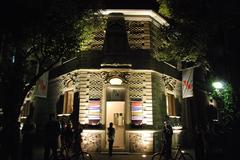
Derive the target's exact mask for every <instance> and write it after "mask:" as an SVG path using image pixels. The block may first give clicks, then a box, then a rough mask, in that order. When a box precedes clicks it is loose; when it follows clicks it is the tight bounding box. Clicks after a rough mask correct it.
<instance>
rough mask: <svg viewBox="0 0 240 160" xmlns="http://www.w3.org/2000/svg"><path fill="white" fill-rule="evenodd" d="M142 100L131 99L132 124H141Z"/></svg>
mask: <svg viewBox="0 0 240 160" xmlns="http://www.w3.org/2000/svg"><path fill="white" fill-rule="evenodd" d="M142 108H143V107H142V101H141V100H132V101H131V112H132V124H133V125H141V124H142V121H143V110H142Z"/></svg>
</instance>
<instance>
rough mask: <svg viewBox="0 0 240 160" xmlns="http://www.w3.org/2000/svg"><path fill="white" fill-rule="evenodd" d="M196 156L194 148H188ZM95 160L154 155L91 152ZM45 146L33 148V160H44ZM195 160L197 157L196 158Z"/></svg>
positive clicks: (148, 158) (127, 159)
mask: <svg viewBox="0 0 240 160" xmlns="http://www.w3.org/2000/svg"><path fill="white" fill-rule="evenodd" d="M186 152H188V153H190V154H191V155H192V156H193V158H194V152H193V150H186ZM90 154H91V155H92V157H93V160H151V157H152V155H144V154H137V153H129V152H113V155H112V157H109V155H108V153H107V152H91V153H90ZM43 155H44V147H43V146H42V145H35V147H34V150H33V160H43ZM194 160H195V158H194Z"/></svg>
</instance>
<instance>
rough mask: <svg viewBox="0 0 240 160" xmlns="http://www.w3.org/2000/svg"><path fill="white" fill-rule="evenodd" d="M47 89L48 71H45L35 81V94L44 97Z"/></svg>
mask: <svg viewBox="0 0 240 160" xmlns="http://www.w3.org/2000/svg"><path fill="white" fill-rule="evenodd" d="M47 89H48V72H45V73H44V74H43V75H42V76H41V77H40V78H39V79H38V80H37V82H36V92H35V96H37V97H43V98H46V97H47Z"/></svg>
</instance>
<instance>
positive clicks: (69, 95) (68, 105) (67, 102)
mask: <svg viewBox="0 0 240 160" xmlns="http://www.w3.org/2000/svg"><path fill="white" fill-rule="evenodd" d="M66 87H67V88H66V90H65V92H64V105H63V114H71V113H72V111H73V96H74V92H73V82H72V81H69V82H68V83H67V86H66Z"/></svg>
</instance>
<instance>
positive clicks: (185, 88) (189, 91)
mask: <svg viewBox="0 0 240 160" xmlns="http://www.w3.org/2000/svg"><path fill="white" fill-rule="evenodd" d="M193 69H194V68H188V69H184V70H183V71H182V97H183V98H188V97H193Z"/></svg>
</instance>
